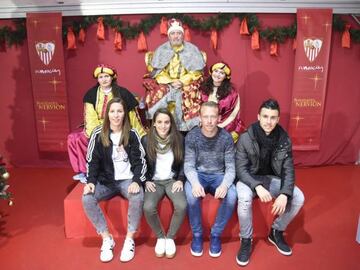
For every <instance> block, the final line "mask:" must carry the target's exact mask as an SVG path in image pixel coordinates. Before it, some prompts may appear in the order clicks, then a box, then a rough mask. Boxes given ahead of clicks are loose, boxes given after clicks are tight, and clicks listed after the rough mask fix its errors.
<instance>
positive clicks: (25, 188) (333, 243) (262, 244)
mask: <svg viewBox="0 0 360 270" xmlns="http://www.w3.org/2000/svg"><path fill="white" fill-rule="evenodd" d="M296 172H297V179H298V180H297V184H298V186H299V187H300V188H301V189H302V190H303V191H304V193H305V198H306V202H305V206H304V208H303V210H302V211H301V213H300V214H299V216H298V217H297V218H296V220H295V222H293V223H292V224H291V225H290V226H289V229H288V236H287V239H288V241H289V243H290V244H291V245H292V246H293V250H294V253H293V255H292V256H291V257H284V256H282V255H280V254H279V253H278V252H277V251H276V249H275V248H274V246H271V245H270V244H268V243H267V242H266V241H265V239H263V238H257V239H255V249H254V251H253V253H252V256H251V261H250V264H249V265H248V266H247V267H246V268H245V269H267V270H272V269H276V270H279V269H327V270H333V269H334V270H335V269H346V270H353V269H354V270H355V269H360V245H359V244H357V243H356V242H355V236H356V229H357V224H358V219H359V214H360V167H356V166H331V167H320V168H309V169H297V170H296ZM10 173H11V177H10V184H11V187H10V191H11V192H13V193H14V195H15V205H14V206H12V207H9V206H7V204H6V203H5V202H4V201H0V213H1V215H2V217H1V218H0V269H1V270H3V269H4V270H5V269H6V270H23V269H34V270H42V269H44V270H51V269H62V270H67V269H76V270H80V269H86V270H92V269H141V268H144V267H146V268H148V269H156V270H161V269H169V270H170V269H171V270H177V269H182V270H183V269H197V270H201V269H207V270H211V269H240V267H238V266H237V264H236V262H235V256H236V252H237V250H238V247H239V240H238V239H231V240H227V241H225V242H224V244H223V254H222V255H221V256H220V257H219V258H217V259H213V258H211V257H209V255H208V254H207V252H206V253H205V254H204V255H203V256H202V257H201V258H194V257H192V256H191V255H190V252H189V241H190V240H189V239H186V240H185V241H183V242H182V243H181V244H180V245H178V252H177V256H176V257H175V258H174V259H166V258H161V259H158V258H156V257H155V256H154V253H153V246H154V242H155V240H153V239H151V240H147V241H145V240H139V241H137V249H136V256H135V259H134V260H133V261H131V262H129V263H126V264H124V263H120V261H119V259H118V258H119V253H120V250H121V245H122V241H123V239H122V238H121V239H116V240H117V246H116V247H115V258H114V260H113V261H112V262H110V263H107V264H104V263H101V262H100V261H99V259H98V256H99V247H100V245H101V241H100V239H98V238H85V239H65V236H64V215H63V200H64V198H65V196H66V195H67V194H68V193H69V191H70V190H71V189H72V188H73V187H74V185H75V184H76V183H75V182H73V181H72V180H71V175H72V172H71V170H70V169H12V170H11V171H10ZM255 231H256V228H255ZM207 248H208V242H206V243H205V249H206V251H207Z"/></svg>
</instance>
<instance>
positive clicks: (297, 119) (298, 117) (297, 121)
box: [291, 113, 305, 128]
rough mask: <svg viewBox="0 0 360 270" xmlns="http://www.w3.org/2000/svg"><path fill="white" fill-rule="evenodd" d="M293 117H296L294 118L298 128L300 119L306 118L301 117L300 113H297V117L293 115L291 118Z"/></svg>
mask: <svg viewBox="0 0 360 270" xmlns="http://www.w3.org/2000/svg"><path fill="white" fill-rule="evenodd" d="M291 119H294V120H295V121H296V126H295V128H298V125H299V121H300V120H304V119H305V118H303V117H300V115H299V113H297V115H296V117H293V118H291Z"/></svg>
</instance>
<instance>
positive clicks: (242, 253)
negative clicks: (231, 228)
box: [236, 238, 252, 266]
mask: <svg viewBox="0 0 360 270" xmlns="http://www.w3.org/2000/svg"><path fill="white" fill-rule="evenodd" d="M251 242H252V239H251V238H241V246H240V249H239V251H238V254H237V255H236V262H237V264H238V265H240V266H245V265H247V264H248V263H249V260H250V253H251Z"/></svg>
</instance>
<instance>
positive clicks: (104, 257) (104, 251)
mask: <svg viewBox="0 0 360 270" xmlns="http://www.w3.org/2000/svg"><path fill="white" fill-rule="evenodd" d="M114 247H115V241H114V239H113V238H112V237H106V238H104V239H103V242H102V245H101V252H100V261H102V262H109V261H111V260H112V258H113V257H114V255H113V249H114Z"/></svg>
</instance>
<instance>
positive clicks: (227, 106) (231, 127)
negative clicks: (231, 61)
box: [200, 62, 244, 142]
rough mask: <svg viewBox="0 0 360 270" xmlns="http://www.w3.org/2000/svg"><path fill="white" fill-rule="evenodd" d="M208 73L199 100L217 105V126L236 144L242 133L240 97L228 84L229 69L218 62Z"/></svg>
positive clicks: (229, 83)
mask: <svg viewBox="0 0 360 270" xmlns="http://www.w3.org/2000/svg"><path fill="white" fill-rule="evenodd" d="M209 73H210V76H209V77H208V78H207V79H206V80H205V81H204V83H203V84H202V87H201V88H200V89H201V100H202V102H206V101H215V102H216V103H218V105H219V114H220V121H219V124H218V126H219V127H222V128H225V129H226V130H227V131H228V132H230V133H231V135H232V137H233V140H234V142H236V141H237V139H238V138H239V135H240V133H241V132H242V131H244V124H243V122H242V120H241V118H240V96H239V94H238V92H237V91H236V90H235V88H234V87H233V85H232V84H231V82H230V78H231V70H230V67H229V65H227V64H225V63H224V62H219V63H216V64H213V65H212V66H211V67H210V70H209Z"/></svg>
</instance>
